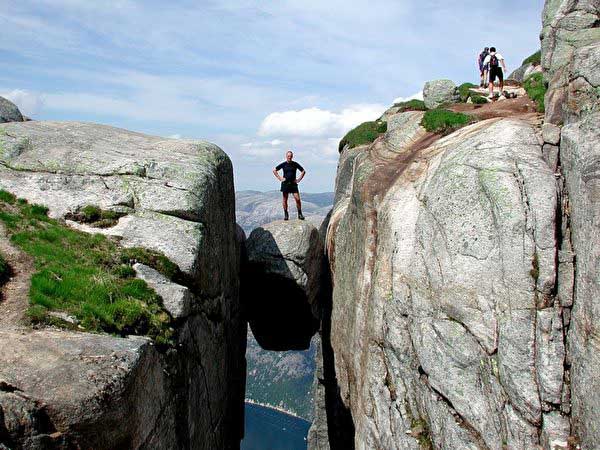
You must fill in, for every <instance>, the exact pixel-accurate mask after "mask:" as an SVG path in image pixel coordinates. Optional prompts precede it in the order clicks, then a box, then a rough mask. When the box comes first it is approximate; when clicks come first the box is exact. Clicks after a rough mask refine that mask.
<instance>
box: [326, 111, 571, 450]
mask: <svg viewBox="0 0 600 450" xmlns="http://www.w3.org/2000/svg"><path fill="white" fill-rule="evenodd" d="M421 117H422V113H418V112H409V113H402V114H398V115H397V116H392V118H390V121H391V122H393V123H394V124H395V126H393V127H391V129H390V130H389V131H388V132H387V133H386V134H385V135H384V136H383V137H382V138H380V139H378V140H377V141H375V142H374V143H373V144H372V145H371V146H369V147H361V148H360V150H359V151H356V152H354V153H353V154H346V155H345V154H344V153H343V154H342V155H341V161H340V165H339V172H338V180H337V183H336V186H337V187H338V188H339V189H340V191H339V192H337V193H336V204H335V205H334V210H333V213H332V216H331V221H330V223H329V228H328V234H327V243H326V245H327V254H328V256H329V260H330V264H331V271H332V281H333V311H332V317H331V343H332V346H333V351H334V354H335V369H336V373H337V381H338V385H339V389H340V396H341V398H342V400H343V402H344V404H345V405H346V407H348V408H349V409H350V410H351V412H352V418H353V422H354V426H355V446H356V448H358V449H368V448H386V449H405V448H415V449H416V448H419V446H420V445H421V444H422V443H424V442H429V443H431V444H432V445H433V447H434V448H443V449H455V448H473V449H475V448H488V449H501V448H503V446H508V448H532V447H534V446H537V445H541V442H540V435H541V434H542V429H544V438H543V439H546V442H548V441H549V440H551V441H552V442H559V441H560V440H561V439H562V440H564V441H565V442H566V439H567V437H568V430H567V431H566V432H565V427H564V421H561V420H559V419H557V416H558V417H562V415H561V414H562V412H561V406H562V399H563V398H565V396H568V392H566V391H568V386H565V384H564V383H563V380H564V378H565V373H564V368H565V342H564V334H565V328H564V322H563V317H564V314H566V313H568V312H570V311H568V306H566V305H568V302H567V303H566V304H562V303H561V301H560V299H559V298H558V297H557V295H556V292H557V277H558V264H557V254H558V243H557V236H558V234H557V233H558V232H557V229H556V227H557V223H559V221H558V220H557V211H560V198H559V186H558V183H557V181H556V179H555V176H554V173H553V171H552V170H551V168H550V167H549V166H548V164H547V163H546V162H545V160H544V159H543V154H542V142H541V138H540V130H538V129H536V128H535V127H534V126H533V125H531V124H530V123H529V122H526V121H522V120H518V119H491V120H486V121H482V122H478V123H476V124H473V125H470V126H468V127H465V128H463V129H461V130H458V131H456V132H454V133H453V134H451V135H449V136H447V137H444V138H441V139H438V140H435V138H434V139H432V136H431V135H430V134H428V133H426V132H425V130H424V129H422V128H421V127H419V125H418V124H419V122H420V119H421ZM489 136H494V139H493V141H491V140H490V139H489ZM564 276H567V277H568V273H565V274H564ZM565 311H566V313H565ZM567 420H568V419H567Z"/></svg>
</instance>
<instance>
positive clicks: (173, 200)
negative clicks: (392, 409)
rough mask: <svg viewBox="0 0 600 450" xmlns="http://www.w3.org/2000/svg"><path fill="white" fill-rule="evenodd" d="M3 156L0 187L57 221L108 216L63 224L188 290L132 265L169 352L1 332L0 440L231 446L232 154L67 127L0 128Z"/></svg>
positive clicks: (239, 413)
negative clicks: (149, 259) (168, 332)
mask: <svg viewBox="0 0 600 450" xmlns="http://www.w3.org/2000/svg"><path fill="white" fill-rule="evenodd" d="M0 152H1V154H0V188H2V189H5V190H7V191H10V192H12V193H14V194H16V195H17V196H18V197H21V198H25V199H27V200H28V201H30V202H32V203H39V204H42V205H45V206H47V207H48V208H49V215H50V216H52V217H54V218H65V216H66V215H67V214H68V213H74V212H76V211H78V210H79V209H80V208H82V207H83V206H86V205H96V206H99V207H101V208H103V209H106V210H113V211H118V212H120V213H122V214H123V216H122V217H121V218H120V219H119V221H118V223H117V224H116V225H114V226H112V227H109V228H102V229H100V228H93V227H90V226H87V225H82V224H78V223H76V222H68V223H70V224H71V225H72V226H74V227H78V228H80V229H84V230H85V231H89V232H103V233H105V234H108V235H111V236H113V237H114V238H115V239H117V240H118V241H119V242H120V244H121V245H123V246H125V247H130V246H141V247H145V248H149V249H152V250H157V251H160V252H162V253H164V254H165V255H166V256H167V257H168V258H169V259H171V260H172V261H173V262H175V263H177V265H178V266H179V268H180V269H181V271H182V272H183V274H184V275H185V276H186V277H187V279H188V280H191V283H190V284H189V286H182V285H179V284H176V283H174V282H170V281H169V280H167V279H164V277H162V276H161V275H160V274H158V273H157V272H155V271H153V270H152V269H151V268H149V267H146V266H143V265H140V264H137V265H135V267H134V268H135V270H136V273H137V276H139V277H140V278H142V279H144V280H146V281H147V282H148V284H149V285H150V286H153V287H155V288H156V291H157V292H158V293H159V294H160V295H161V296H162V297H163V300H164V305H165V308H166V309H167V310H168V311H169V313H170V314H171V316H172V317H173V319H174V320H175V322H174V323H175V333H176V343H175V345H174V346H173V347H172V348H170V349H168V350H161V349H157V348H156V347H155V346H154V345H153V344H152V342H151V341H150V340H149V339H147V338H144V337H130V338H126V339H124V338H118V337H113V336H108V335H98V334H88V333H80V332H73V331H57V330H51V329H40V330H35V331H34V330H31V329H30V328H28V327H26V326H23V325H22V324H21V323H20V322H19V321H14V322H13V323H8V324H7V323H3V326H2V327H1V329H0V348H2V349H8V348H10V349H11V351H10V352H5V351H2V352H0V441H1V442H2V443H6V445H8V446H9V448H50V447H52V448H54V447H56V448H75V447H77V448H106V449H121V448H148V449H149V448H173V449H175V448H198V449H202V448H206V449H215V448H238V447H239V441H240V439H241V436H242V433H243V431H242V430H243V395H244V380H245V360H244V351H245V344H246V322H245V319H243V317H242V314H241V307H240V303H239V297H238V289H239V265H240V261H239V258H240V256H239V255H240V247H239V246H240V242H239V241H238V240H236V228H235V213H234V190H233V181H232V180H233V176H232V167H231V162H230V160H229V158H228V157H227V156H226V155H225V154H224V153H223V152H222V151H221V150H220V149H219V148H218V147H216V146H215V145H213V144H209V143H206V142H192V141H178V140H170V139H162V138H158V137H152V136H146V135H142V134H139V133H133V132H129V131H125V130H120V129H116V128H112V127H107V126H101V125H93V124H83V123H76V122H60V123H58V122H15V123H7V124H2V125H0ZM25 301H26V300H25ZM3 307H5V305H3V304H2V303H1V302H0V311H2V308H3Z"/></svg>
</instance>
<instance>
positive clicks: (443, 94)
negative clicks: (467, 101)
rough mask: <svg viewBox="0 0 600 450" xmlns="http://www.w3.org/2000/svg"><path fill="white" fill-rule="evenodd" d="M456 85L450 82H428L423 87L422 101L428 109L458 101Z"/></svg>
mask: <svg viewBox="0 0 600 450" xmlns="http://www.w3.org/2000/svg"><path fill="white" fill-rule="evenodd" d="M456 91H457V89H456V85H455V84H454V82H453V81H451V80H434V81H428V82H427V83H425V87H423V101H424V102H425V106H426V107H427V108H428V109H433V108H437V107H438V106H441V105H443V104H445V103H455V102H457V101H458V98H459V97H458V95H457V92H456Z"/></svg>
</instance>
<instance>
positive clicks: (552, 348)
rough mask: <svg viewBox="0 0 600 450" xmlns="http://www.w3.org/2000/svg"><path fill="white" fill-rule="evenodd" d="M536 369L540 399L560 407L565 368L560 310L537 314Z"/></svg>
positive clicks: (551, 309) (543, 311)
mask: <svg viewBox="0 0 600 450" xmlns="http://www.w3.org/2000/svg"><path fill="white" fill-rule="evenodd" d="M535 330H536V344H535V346H536V347H535V348H536V368H537V371H536V373H537V379H538V387H539V391H540V399H541V400H542V401H543V402H547V403H552V404H554V405H560V403H561V396H562V389H563V376H564V368H565V344H564V340H565V336H564V331H563V321H562V314H561V308H560V307H559V306H558V305H557V306H556V307H555V308H548V309H544V310H542V311H538V312H537V322H536V329H535Z"/></svg>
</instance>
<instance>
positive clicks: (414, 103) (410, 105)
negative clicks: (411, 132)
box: [394, 99, 427, 113]
mask: <svg viewBox="0 0 600 450" xmlns="http://www.w3.org/2000/svg"><path fill="white" fill-rule="evenodd" d="M394 106H395V107H396V108H400V109H399V110H398V112H399V113H400V112H405V111H426V110H427V107H426V106H425V102H424V101H423V100H415V99H413V100H408V101H407V102H400V103H394Z"/></svg>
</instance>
